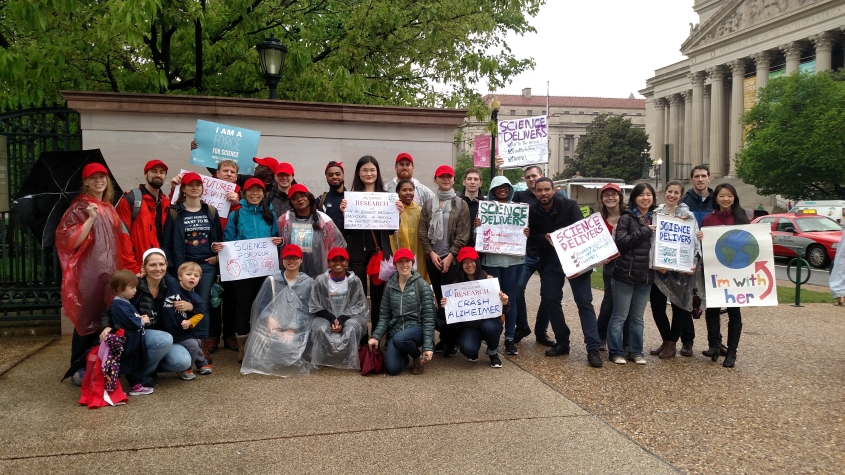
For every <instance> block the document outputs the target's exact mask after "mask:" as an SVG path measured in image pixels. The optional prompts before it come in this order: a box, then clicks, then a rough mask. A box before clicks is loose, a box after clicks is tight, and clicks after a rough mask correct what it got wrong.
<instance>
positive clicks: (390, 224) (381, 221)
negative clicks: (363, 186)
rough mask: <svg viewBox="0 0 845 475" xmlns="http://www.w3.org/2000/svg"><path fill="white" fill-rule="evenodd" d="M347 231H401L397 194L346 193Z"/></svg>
mask: <svg viewBox="0 0 845 475" xmlns="http://www.w3.org/2000/svg"><path fill="white" fill-rule="evenodd" d="M343 198H344V199H345V200H346V212H345V213H344V214H343V227H344V228H345V229H399V209H398V208H397V207H396V202H397V201H399V195H397V194H396V193H364V192H358V191H346V192H344V193H343Z"/></svg>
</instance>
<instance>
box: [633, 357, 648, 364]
mask: <svg viewBox="0 0 845 475" xmlns="http://www.w3.org/2000/svg"><path fill="white" fill-rule="evenodd" d="M634 363H636V364H645V363H646V361H645V356H635V357H634Z"/></svg>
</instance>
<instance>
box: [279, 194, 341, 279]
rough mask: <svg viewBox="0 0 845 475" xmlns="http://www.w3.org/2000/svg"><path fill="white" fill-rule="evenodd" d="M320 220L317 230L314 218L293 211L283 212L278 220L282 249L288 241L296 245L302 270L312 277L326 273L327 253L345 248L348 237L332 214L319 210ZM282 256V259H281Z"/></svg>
mask: <svg viewBox="0 0 845 475" xmlns="http://www.w3.org/2000/svg"><path fill="white" fill-rule="evenodd" d="M316 213H317V216H319V219H320V229H319V230H316V229H314V224H313V218H312V217H311V216H309V217H307V218H304V219H303V218H299V217H297V216H296V213H295V212H294V211H293V210H290V211H288V212H286V213H284V214H282V215H281V216H280V217H279V219H278V225H279V237H281V238H282V245H281V246H279V250H280V252H281V249H282V248H283V247H284V246H285V245H288V244H296V245H297V246H299V248H300V249H302V267H300V268H299V271H300V272H305V273H306V274H308V275H309V276H311V278H312V279H316V278H317V276H318V275H320V274H322V273H324V272H326V270H327V269H328V268H329V264H328V260H327V259H326V256H328V255H329V250H330V249H332V248H334V247H343V248H345V247H346V240H345V239H343V234H342V233H341V232H340V230H339V229H338V228H337V226H336V225H335V224H334V221H332V219H331V218H329V216H328V215H327V214H325V213H323V212H320V211H317V212H316ZM281 261H282V259H281V256H279V262H281Z"/></svg>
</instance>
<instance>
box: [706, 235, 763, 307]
mask: <svg viewBox="0 0 845 475" xmlns="http://www.w3.org/2000/svg"><path fill="white" fill-rule="evenodd" d="M702 231H704V239H703V240H702V248H703V249H702V254H704V287H705V289H707V291H706V296H707V307H708V308H711V307H713V308H717V307H765V306H776V305H777V304H778V295H777V292H776V288H775V285H776V283H775V268H774V264H775V262H774V251H773V249H772V235H771V227H770V226H769V225H767V224H747V225H744V226H712V227H711V226H708V227H706V228H702Z"/></svg>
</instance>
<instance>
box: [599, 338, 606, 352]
mask: <svg viewBox="0 0 845 475" xmlns="http://www.w3.org/2000/svg"><path fill="white" fill-rule="evenodd" d="M599 351H607V340H602V341H601V344H600V345H599Z"/></svg>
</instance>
